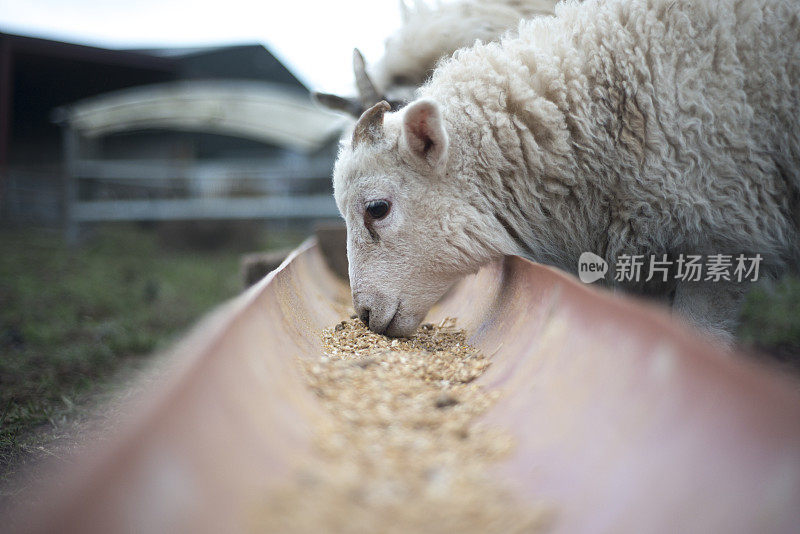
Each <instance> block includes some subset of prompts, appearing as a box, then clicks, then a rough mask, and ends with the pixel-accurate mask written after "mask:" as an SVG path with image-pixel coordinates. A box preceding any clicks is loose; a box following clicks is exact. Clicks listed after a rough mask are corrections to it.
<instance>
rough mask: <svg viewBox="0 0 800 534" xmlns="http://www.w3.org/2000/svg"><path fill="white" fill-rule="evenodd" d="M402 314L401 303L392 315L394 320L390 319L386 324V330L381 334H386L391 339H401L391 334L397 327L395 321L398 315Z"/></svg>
mask: <svg viewBox="0 0 800 534" xmlns="http://www.w3.org/2000/svg"><path fill="white" fill-rule="evenodd" d="M399 314H400V302H399V301H398V303H397V308H395V310H394V313H393V314H392V318H391V319H389V322H388V323H386V328H384V329H383V332H381V334H384V335H386V336H389V337H401V336H393V335H392V334H391V333H390V332H391V331H392V327H393V326H395V320H396V319H397V317H398V315H399Z"/></svg>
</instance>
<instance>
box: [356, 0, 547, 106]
mask: <svg viewBox="0 0 800 534" xmlns="http://www.w3.org/2000/svg"><path fill="white" fill-rule="evenodd" d="M556 1H557V0H457V1H454V2H448V3H441V2H437V3H435V4H433V5H431V4H428V3H425V2H421V1H418V2H414V3H412V4H410V5H408V4H405V3H402V4H401V7H402V9H403V25H402V26H401V27H400V28H399V29H398V30H397V31H396V32H395V33H394V34H392V35H391V36H390V37H389V38H388V39H387V40H386V44H385V49H384V55H383V57H382V58H381V60H380V62H378V63H377V64H376V65H375V68H374V69H373V70H372V71H371V73H372V75H373V79H374V81H375V83H376V85H377V86H378V89H379V90H381V91H382V92H383V93H384V94H386V95H387V96H388V97H389V98H390V99H392V100H400V101H407V100H409V99H410V98H411V97H412V96H413V92H414V91H415V90H416V89H417V88H418V87H419V86H420V85H422V84H423V83H424V82H425V80H426V79H427V78H428V77H429V76H430V74H431V72H432V71H433V68H434V67H435V66H436V62H437V61H439V60H440V59H441V58H446V57H450V56H451V55H452V54H453V52H455V51H456V50H458V49H459V48H463V47H466V46H472V45H473V44H474V43H475V41H476V40H480V41H482V42H489V41H495V40H497V39H499V38H500V37H501V36H502V35H503V34H505V33H507V32H509V31H516V30H517V27H518V26H519V23H520V21H521V20H523V19H529V18H533V17H536V16H546V15H552V14H553V10H554V9H555V5H556Z"/></svg>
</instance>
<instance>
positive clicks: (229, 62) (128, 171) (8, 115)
mask: <svg viewBox="0 0 800 534" xmlns="http://www.w3.org/2000/svg"><path fill="white" fill-rule="evenodd" d="M342 126H343V123H342V119H340V118H339V117H337V116H334V115H331V114H329V113H327V112H325V111H323V110H320V109H318V108H316V107H314V106H313V105H312V104H311V102H310V99H309V92H308V89H307V88H306V87H305V86H304V85H303V84H302V83H301V82H300V81H299V80H298V79H297V78H296V77H295V76H294V75H293V74H292V73H291V72H290V71H289V70H288V69H287V68H286V67H285V66H284V65H283V64H281V62H280V61H278V60H277V59H276V58H275V57H274V56H273V55H272V54H271V53H270V52H269V51H268V50H267V49H266V48H264V47H263V46H261V45H243V46H224V47H209V48H181V49H153V50H108V49H102V48H96V47H89V46H82V45H75V44H70V43H63V42H57V41H50V40H45V39H35V38H30V37H23V36H17V35H8V34H2V33H0V179H1V180H2V182H1V183H0V194H1V195H2V203H0V208H2V212H3V213H2V218H3V219H6V220H11V221H16V222H34V223H50V224H59V223H61V222H68V221H70V220H71V221H72V222H73V223H74V222H76V221H77V222H81V221H84V222H91V221H95V220H148V219H150V220H159V219H167V218H169V219H173V218H179V219H180V218H183V219H196V218H199V219H202V218H264V217H267V218H269V217H282V216H288V217H292V216H302V213H303V212H309V210H311V211H316V212H317V213H318V214H319V216H321V217H325V216H331V215H332V213H333V209H332V204H331V201H330V199H329V197H330V185H329V176H330V169H331V166H332V163H333V159H334V157H335V146H336V139H337V137H338V135H339V132H340V131H341V128H342ZM314 194H317V197H315V198H316V199H317V201H316V204H315V203H313V202H312V203H311V204H308V203H306V204H303V203H302V202H300V203H299V204H297V203H295V201H294V200H291V201H287V199H290V198H294V197H301V196H309V195H311V196H313V195H314ZM323 197H326V198H327V202H325V200H324V198H323ZM211 199H217V200H215V201H214V202H212V200H211ZM221 199H227V200H224V201H223V200H221ZM234 199H235V200H234ZM270 199H271V200H270ZM232 200H233V202H231V201H232ZM270 201H272V202H273V206H272V208H269V206H268V205H269V203H270ZM165 202H166V203H165ZM287 203H288V204H291V203H295V204H297V205H295V206H294V210H291V209H287V207H286V205H287Z"/></svg>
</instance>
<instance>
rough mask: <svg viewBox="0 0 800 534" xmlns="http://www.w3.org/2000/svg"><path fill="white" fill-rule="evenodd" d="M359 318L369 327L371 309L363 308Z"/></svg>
mask: <svg viewBox="0 0 800 534" xmlns="http://www.w3.org/2000/svg"><path fill="white" fill-rule="evenodd" d="M358 318H359V319H361V322H363V323H364V324H365V325H367V327H369V308H361V311H360V312H358Z"/></svg>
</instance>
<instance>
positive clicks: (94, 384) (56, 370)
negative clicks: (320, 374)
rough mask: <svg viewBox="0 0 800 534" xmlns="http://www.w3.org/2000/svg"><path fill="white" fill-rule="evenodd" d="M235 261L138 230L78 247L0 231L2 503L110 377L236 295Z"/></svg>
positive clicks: (230, 255)
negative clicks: (168, 245) (24, 470)
mask: <svg viewBox="0 0 800 534" xmlns="http://www.w3.org/2000/svg"><path fill="white" fill-rule="evenodd" d="M297 237H298V236H294V235H290V236H289V237H288V238H285V239H283V240H280V242H275V241H274V240H273V241H272V242H269V241H264V242H263V243H261V244H260V247H259V248H260V249H262V250H263V249H266V248H275V247H282V246H286V245H287V244H294V243H296V242H297ZM240 252H241V251H237V250H231V249H227V250H212V251H202V252H198V251H192V250H187V249H179V250H176V249H174V248H173V249H169V250H165V248H164V246H163V245H160V244H159V239H158V238H157V236H156V235H155V234H154V233H153V232H146V231H143V230H137V229H135V228H107V229H105V230H100V231H99V232H97V234H96V235H95V236H94V238H93V239H91V240H90V241H89V242H88V243H87V244H85V245H84V246H82V247H79V248H69V247H67V246H66V245H65V244H64V242H63V239H62V236H61V234H59V233H55V232H52V231H46V230H23V231H20V230H13V231H12V230H2V231H0V491H2V492H3V494H5V495H6V496H8V495H9V494H13V493H14V492H15V491H16V489H15V488H10V487H9V484H8V482H9V481H10V480H12V479H14V478H15V476H16V475H17V474H18V472H19V471H20V470H21V469H22V468H23V467H24V466H25V465H26V464H30V463H33V462H35V461H36V460H38V459H40V458H42V457H43V456H47V455H53V454H56V453H54V452H53V450H55V449H54V448H52V447H50V444H52V443H53V441H54V440H58V439H59V438H61V437H62V434H63V429H64V428H65V425H67V423H69V422H71V421H74V420H76V419H80V418H81V417H84V416H86V414H87V413H89V412H90V411H91V409H90V406H91V405H92V398H95V399H96V397H97V394H98V392H104V391H107V390H108V389H109V388H112V387H113V385H110V384H111V382H112V377H113V376H115V374H119V372H120V370H121V369H125V368H136V367H141V366H142V365H143V364H144V362H146V361H147V355H149V354H151V353H153V352H154V351H158V350H160V349H163V348H165V347H167V346H168V345H169V344H170V343H171V342H172V341H173V340H174V339H175V338H176V336H178V335H179V334H180V333H182V332H183V331H184V330H185V329H186V328H187V327H189V326H190V325H191V324H192V323H194V322H195V321H196V320H197V319H198V317H199V316H201V315H202V314H203V313H205V312H206V311H208V310H209V309H211V308H213V307H214V306H215V305H217V304H218V303H220V302H222V301H224V300H226V299H228V298H230V297H232V296H234V295H235V294H236V293H237V292H239V291H240V289H241V281H240V279H239V266H238V265H239V255H240ZM0 500H2V496H0ZM0 504H1V503H0Z"/></svg>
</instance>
